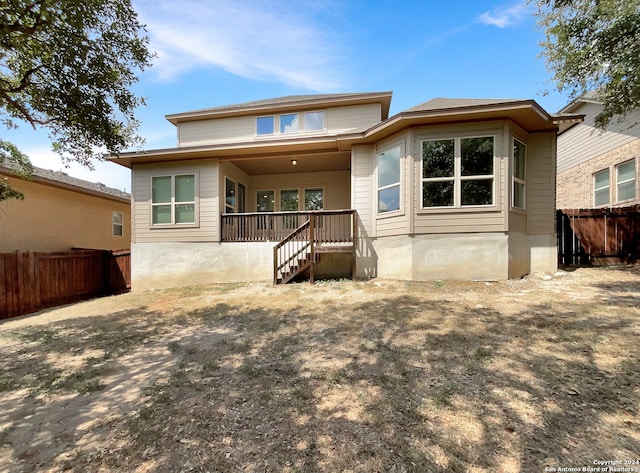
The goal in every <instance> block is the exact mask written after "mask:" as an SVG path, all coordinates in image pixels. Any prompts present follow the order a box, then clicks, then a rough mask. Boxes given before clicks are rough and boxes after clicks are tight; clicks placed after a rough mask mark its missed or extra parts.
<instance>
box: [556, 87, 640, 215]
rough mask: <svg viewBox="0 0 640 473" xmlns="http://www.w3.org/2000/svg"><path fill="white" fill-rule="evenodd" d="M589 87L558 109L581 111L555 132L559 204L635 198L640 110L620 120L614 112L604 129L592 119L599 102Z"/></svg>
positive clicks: (614, 203) (609, 203)
mask: <svg viewBox="0 0 640 473" xmlns="http://www.w3.org/2000/svg"><path fill="white" fill-rule="evenodd" d="M594 97H595V94H593V93H589V94H586V95H584V96H582V97H579V98H577V99H576V100H574V101H573V102H571V103H570V104H569V105H567V106H566V107H565V108H563V109H562V110H561V111H560V113H564V114H567V113H571V114H581V115H584V117H585V118H584V122H582V123H579V124H577V125H575V126H573V127H571V128H569V129H567V130H565V131H564V132H562V133H560V135H559V136H558V177H557V201H556V207H557V208H558V209H587V208H599V207H603V208H606V207H621V206H627V205H633V204H638V203H640V193H639V192H638V176H639V174H638V173H639V169H640V168H639V166H640V162H639V157H640V110H634V111H632V112H631V113H629V114H628V115H627V116H626V117H625V119H624V120H623V121H621V122H617V121H616V119H615V118H614V121H613V123H611V124H610V125H609V126H608V127H607V129H606V131H604V132H603V131H600V130H598V129H597V128H596V127H595V125H594V119H595V116H596V115H597V114H598V113H600V111H601V110H602V104H600V103H599V102H598V101H597V100H595V98H594Z"/></svg>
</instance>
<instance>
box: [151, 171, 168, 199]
mask: <svg viewBox="0 0 640 473" xmlns="http://www.w3.org/2000/svg"><path fill="white" fill-rule="evenodd" d="M151 187H152V190H151V201H152V202H153V203H159V202H171V176H162V177H153V178H151Z"/></svg>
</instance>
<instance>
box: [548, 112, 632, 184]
mask: <svg viewBox="0 0 640 473" xmlns="http://www.w3.org/2000/svg"><path fill="white" fill-rule="evenodd" d="M601 110H602V106H601V105H598V104H594V103H585V104H583V105H582V106H581V107H580V108H578V109H576V110H575V112H574V113H579V114H586V117H585V119H584V122H583V123H579V124H578V125H576V126H574V127H573V128H571V129H569V130H567V131H566V132H564V133H562V134H561V135H560V136H558V172H563V171H566V170H567V169H570V168H572V167H574V166H577V165H579V164H581V163H583V162H585V161H588V160H590V159H593V158H595V157H597V156H600V155H602V154H604V153H607V152H609V151H611V150H613V149H615V148H617V147H619V146H622V145H625V144H627V143H629V142H631V141H633V140H635V139H637V138H640V110H634V111H633V112H631V113H630V114H629V115H627V118H626V119H625V120H624V121H623V122H621V123H613V124H611V125H610V126H609V127H608V128H607V131H606V132H604V133H602V132H600V131H598V130H597V129H596V128H595V125H594V120H595V116H596V115H597V114H598V113H600V111H601Z"/></svg>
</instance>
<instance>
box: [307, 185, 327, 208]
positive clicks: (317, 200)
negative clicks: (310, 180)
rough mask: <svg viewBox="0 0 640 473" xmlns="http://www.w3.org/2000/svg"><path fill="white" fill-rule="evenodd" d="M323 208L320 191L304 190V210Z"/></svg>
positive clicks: (322, 198) (322, 197)
mask: <svg viewBox="0 0 640 473" xmlns="http://www.w3.org/2000/svg"><path fill="white" fill-rule="evenodd" d="M323 208H324V196H323V193H322V189H305V190H304V209H305V210H322V209H323Z"/></svg>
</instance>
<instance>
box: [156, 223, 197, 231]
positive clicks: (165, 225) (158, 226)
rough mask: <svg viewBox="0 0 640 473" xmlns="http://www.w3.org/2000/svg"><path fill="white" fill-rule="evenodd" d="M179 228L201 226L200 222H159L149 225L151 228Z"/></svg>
mask: <svg viewBox="0 0 640 473" xmlns="http://www.w3.org/2000/svg"><path fill="white" fill-rule="evenodd" d="M178 228H200V224H198V223H177V224H171V223H166V224H157V225H151V226H150V227H149V230H176V229H178Z"/></svg>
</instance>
